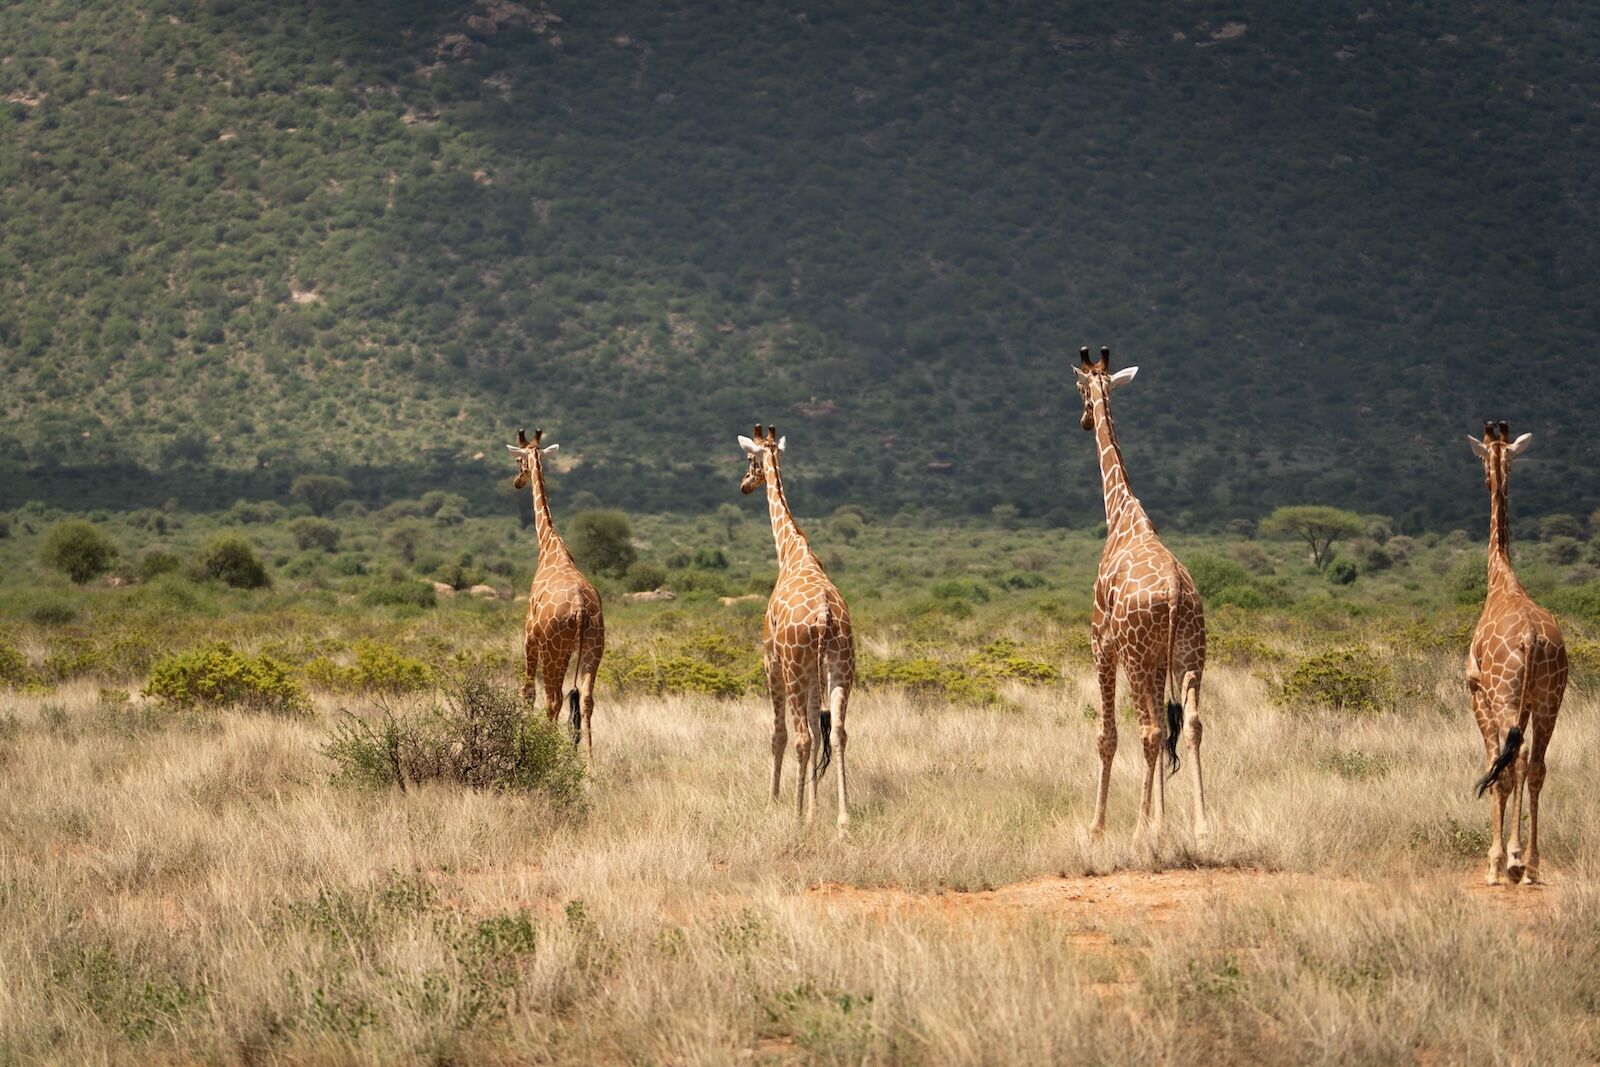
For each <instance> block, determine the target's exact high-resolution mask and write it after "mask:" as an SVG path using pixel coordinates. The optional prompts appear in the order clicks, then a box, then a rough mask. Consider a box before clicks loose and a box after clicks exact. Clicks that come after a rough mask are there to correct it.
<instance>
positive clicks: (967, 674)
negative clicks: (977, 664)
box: [858, 656, 999, 704]
mask: <svg viewBox="0 0 1600 1067" xmlns="http://www.w3.org/2000/svg"><path fill="white" fill-rule="evenodd" d="M858 677H859V678H860V679H861V680H862V681H864V682H866V683H867V684H868V685H882V686H892V687H894V688H897V689H905V690H907V691H909V692H911V693H915V694H918V695H925V696H931V697H936V698H939V699H942V700H951V701H959V702H962V703H968V704H992V703H994V702H995V701H996V700H998V699H999V694H998V693H996V692H995V689H994V686H993V685H992V684H991V683H990V682H988V681H986V680H985V679H984V678H982V677H980V676H978V675H977V674H976V673H975V672H973V671H971V670H970V669H967V668H965V667H964V666H961V665H956V664H952V663H946V662H943V661H941V660H937V659H934V658H932V657H931V656H917V657H913V658H908V659H876V658H872V657H867V658H864V659H862V660H861V661H860V664H859V667H858Z"/></svg>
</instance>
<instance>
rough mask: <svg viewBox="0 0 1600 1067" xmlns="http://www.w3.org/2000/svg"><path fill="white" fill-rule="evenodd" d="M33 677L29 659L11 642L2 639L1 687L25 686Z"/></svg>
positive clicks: (0, 643) (0, 656)
mask: <svg viewBox="0 0 1600 1067" xmlns="http://www.w3.org/2000/svg"><path fill="white" fill-rule="evenodd" d="M32 676H33V671H32V670H31V669H30V668H29V666H28V657H26V656H24V655H23V654H22V650H21V649H19V648H17V646H15V645H13V644H12V643H11V642H10V641H7V640H6V639H5V638H4V637H0V686H15V685H23V684H26V683H27V681H28V680H29V679H30V678H31V677H32Z"/></svg>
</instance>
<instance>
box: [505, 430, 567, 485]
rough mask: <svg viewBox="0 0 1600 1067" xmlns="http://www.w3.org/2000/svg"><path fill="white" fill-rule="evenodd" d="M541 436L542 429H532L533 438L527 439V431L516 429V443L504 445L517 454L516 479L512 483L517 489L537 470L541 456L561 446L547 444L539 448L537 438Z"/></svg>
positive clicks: (542, 434)
mask: <svg viewBox="0 0 1600 1067" xmlns="http://www.w3.org/2000/svg"><path fill="white" fill-rule="evenodd" d="M543 436H544V431H543V430H534V431H533V440H532V441H529V440H528V434H527V431H525V430H518V431H517V443H516V444H514V445H506V447H507V448H509V449H511V451H513V452H515V453H516V454H517V480H516V481H515V482H513V483H512V484H513V485H515V486H516V487H517V488H518V489H521V488H522V487H523V486H525V485H527V484H528V479H530V478H532V477H533V476H534V474H535V473H537V472H538V470H539V467H540V462H541V461H540V457H541V456H544V455H548V454H549V453H551V452H554V451H555V450H556V449H558V448H560V447H561V446H560V445H549V446H547V447H545V448H540V447H539V440H540V438H542V437H543Z"/></svg>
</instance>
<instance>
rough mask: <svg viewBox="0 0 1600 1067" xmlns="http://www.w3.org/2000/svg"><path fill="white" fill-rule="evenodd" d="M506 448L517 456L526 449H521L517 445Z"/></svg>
mask: <svg viewBox="0 0 1600 1067" xmlns="http://www.w3.org/2000/svg"><path fill="white" fill-rule="evenodd" d="M506 447H507V448H509V449H510V450H511V451H513V452H515V453H516V454H517V455H519V456H520V455H522V454H523V453H524V452H526V451H527V449H526V448H521V447H519V446H517V445H506Z"/></svg>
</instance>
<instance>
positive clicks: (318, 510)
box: [289, 474, 350, 518]
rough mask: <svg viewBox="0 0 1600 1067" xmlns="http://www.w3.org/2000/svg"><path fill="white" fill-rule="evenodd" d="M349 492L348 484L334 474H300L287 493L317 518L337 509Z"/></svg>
mask: <svg viewBox="0 0 1600 1067" xmlns="http://www.w3.org/2000/svg"><path fill="white" fill-rule="evenodd" d="M349 491H350V483H349V482H347V481H345V480H344V479H343V478H340V477H339V476H338V475H335V474H302V475H301V476H300V477H298V478H296V479H295V480H294V484H293V485H291V486H289V492H291V493H293V494H294V495H295V496H297V497H299V498H300V499H301V500H304V501H305V502H306V505H307V506H308V507H310V508H311V514H313V515H315V516H317V517H318V518H321V517H322V516H324V515H326V514H327V513H328V512H330V511H332V510H333V509H334V508H335V507H337V506H338V505H339V501H341V500H343V499H344V496H345V494H346V493H348V492H349Z"/></svg>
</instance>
